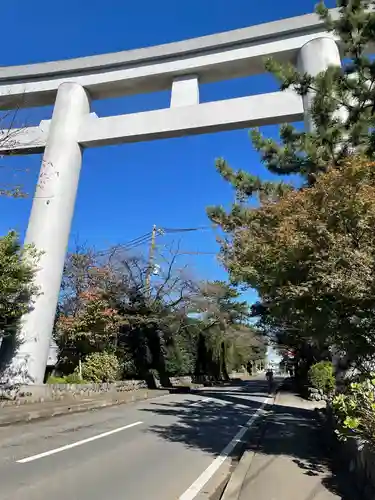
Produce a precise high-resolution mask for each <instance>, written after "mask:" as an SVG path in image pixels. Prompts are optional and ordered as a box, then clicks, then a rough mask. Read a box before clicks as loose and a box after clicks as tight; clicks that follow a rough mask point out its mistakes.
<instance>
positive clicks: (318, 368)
mask: <svg viewBox="0 0 375 500" xmlns="http://www.w3.org/2000/svg"><path fill="white" fill-rule="evenodd" d="M307 377H308V380H309V383H310V385H311V387H313V388H314V389H317V390H319V391H321V392H322V394H331V393H332V392H333V391H334V389H335V376H334V374H333V365H332V363H331V362H330V361H320V362H319V363H316V364H315V365H312V366H311V367H310V369H309V371H308V374H307Z"/></svg>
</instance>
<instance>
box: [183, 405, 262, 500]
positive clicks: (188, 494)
mask: <svg viewBox="0 0 375 500" xmlns="http://www.w3.org/2000/svg"><path fill="white" fill-rule="evenodd" d="M270 399H271V398H267V399H266V400H264V401H263V403H262V405H261V406H260V408H258V410H257V411H256V413H255V414H254V415H253V416H252V417H251V418H250V419H249V420H248V421H247V422H246V424H245V425H244V426H243V427H241V429H240V430H239V431H238V432H237V434H236V435H235V436H234V438H233V439H232V440H231V441H230V442H229V443H228V444H227V445H226V447H225V448H224V449H223V450H222V451H221V453H220V455H219V456H218V457H217V458H215V460H214V461H213V462H212V463H211V464H210V465H209V466H208V467H207V469H206V470H205V471H203V472H202V474H201V475H200V476H199V477H198V479H197V480H196V481H194V483H193V484H192V485H191V486H190V487H189V488H188V489H187V490H186V491H185V493H183V494H182V495H181V496H180V498H179V499H178V500H193V499H194V498H195V497H196V496H197V495H198V493H199V492H200V491H201V489H202V488H203V486H204V485H205V484H206V483H208V481H209V480H210V479H211V477H212V476H213V475H214V474H215V472H216V471H217V470H218V469H219V467H220V466H221V465H222V463H223V462H224V461H225V460H226V458H227V457H228V456H229V455H230V453H231V452H232V451H233V449H234V448H235V447H236V445H237V443H239V442H240V441H241V439H242V438H243V436H244V434H245V432H246V431H247V430H248V429H249V427H251V426H252V425H253V423H254V422H255V420H256V419H257V418H258V417H259V415H260V413H261V411H262V410H263V408H264V406H265V405H266V404H267V403H268V401H269V400H270Z"/></svg>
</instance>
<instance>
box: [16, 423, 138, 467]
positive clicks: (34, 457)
mask: <svg viewBox="0 0 375 500" xmlns="http://www.w3.org/2000/svg"><path fill="white" fill-rule="evenodd" d="M142 423H143V422H134V423H133V424H128V425H124V426H123V427H118V428H117V429H113V430H112V431H108V432H103V433H102V434H98V435H97V436H92V437H89V438H87V439H82V440H81V441H76V442H75V443H71V444H67V445H65V446H60V448H55V449H54V450H49V451H45V452H44V453H38V455H32V456H31V457H27V458H22V460H17V463H18V464H26V463H28V462H33V461H34V460H39V458H44V457H49V456H50V455H55V453H60V452H61V451H65V450H70V449H71V448H75V447H76V446H81V445H82V444H86V443H91V441H96V440H97V439H101V438H104V437H107V436H111V434H116V433H117V432H121V431H124V430H125V429H130V428H131V427H135V426H136V425H140V424H142Z"/></svg>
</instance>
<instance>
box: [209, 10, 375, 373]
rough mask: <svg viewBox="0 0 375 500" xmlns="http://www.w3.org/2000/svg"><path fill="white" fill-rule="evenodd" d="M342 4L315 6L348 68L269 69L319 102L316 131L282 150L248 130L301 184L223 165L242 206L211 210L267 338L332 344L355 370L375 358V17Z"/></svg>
mask: <svg viewBox="0 0 375 500" xmlns="http://www.w3.org/2000/svg"><path fill="white" fill-rule="evenodd" d="M337 4H338V7H339V17H338V19H337V20H333V19H332V18H331V17H330V14H329V12H328V10H327V9H326V7H325V6H324V4H323V3H321V4H320V5H319V6H318V8H317V10H318V14H319V15H320V16H321V18H322V19H323V20H324V21H325V22H326V24H327V29H328V30H329V31H334V33H335V34H336V35H337V36H338V37H340V38H341V40H342V43H341V45H340V46H341V49H342V52H343V56H344V57H343V58H342V59H343V61H344V63H343V68H338V67H330V68H328V69H327V70H326V71H324V72H322V73H320V74H318V75H316V76H311V75H308V74H300V73H299V72H298V71H297V70H296V68H295V67H294V66H292V65H287V66H285V65H280V64H279V63H278V62H277V61H275V60H269V61H267V64H266V68H267V69H268V70H269V71H270V72H272V73H273V74H274V75H275V76H276V77H277V79H278V80H279V82H280V87H281V89H282V90H284V89H287V88H289V87H291V88H293V89H294V90H295V91H296V92H297V93H299V94H300V95H301V96H305V95H306V94H308V93H310V92H312V93H313V94H314V96H315V97H314V98H313V99H312V104H311V108H310V110H309V113H310V116H309V119H310V122H311V123H312V125H313V127H312V129H311V130H301V129H300V128H298V129H297V128H295V127H293V126H291V125H289V124H288V125H284V126H282V127H281V129H280V140H279V141H278V142H277V141H274V140H272V139H269V138H266V137H264V136H263V135H262V134H261V133H260V132H259V130H254V131H252V133H251V136H252V142H253V145H254V146H255V148H256V149H257V151H259V152H260V154H261V158H262V161H263V163H264V164H265V166H266V167H267V169H268V170H269V171H270V172H271V173H273V174H277V175H284V176H285V175H290V174H299V175H300V178H301V187H300V188H296V187H293V186H292V185H287V184H284V183H283V182H281V183H280V182H278V183H270V182H262V180H261V179H259V178H257V177H255V176H253V175H252V174H251V173H248V172H245V171H243V170H240V171H235V170H233V169H232V168H231V167H230V166H229V165H228V163H227V162H226V161H225V160H223V159H220V160H218V161H217V163H216V168H217V170H218V171H219V173H220V174H221V175H222V177H223V178H224V179H225V180H226V181H227V182H229V183H230V184H231V185H232V186H233V188H234V189H235V191H236V201H235V203H234V204H233V205H232V207H230V209H229V210H226V209H225V208H223V207H221V206H217V207H209V208H208V210H207V211H208V215H209V217H210V219H211V221H212V222H213V223H215V224H217V225H219V226H220V227H221V228H222V229H223V231H224V232H225V233H226V235H225V239H223V240H222V252H221V254H222V255H221V256H222V260H223V262H224V264H225V266H226V267H227V268H228V270H229V272H230V275H231V279H232V281H233V282H236V283H241V284H245V285H247V286H249V287H251V288H253V289H255V290H256V291H257V292H258V295H259V296H260V303H259V304H258V305H257V306H256V307H255V308H254V309H253V313H254V315H257V316H259V317H260V318H261V326H262V328H263V331H264V332H265V333H266V334H268V335H272V336H273V337H275V336H276V337H277V338H279V339H282V341H281V343H282V344H283V345H284V346H285V345H287V346H290V347H293V348H294V349H295V351H296V353H297V354H298V353H302V352H306V351H309V350H310V351H313V350H318V351H320V352H324V351H325V350H326V349H327V347H328V346H334V347H335V348H336V349H337V350H338V351H340V352H341V353H345V354H346V355H348V357H349V359H351V360H354V361H355V362H358V361H359V360H361V359H363V358H366V357H368V356H371V355H373V354H374V353H375V322H374V319H375V316H374V311H373V298H372V297H373V289H374V280H373V275H374V269H373V262H374V251H373V249H374V247H375V241H374V235H373V234H374V233H373V227H374V222H375V220H374V215H375V212H374V210H373V209H374V204H373V201H372V200H373V196H374V187H375V184H374V174H373V172H374V165H373V163H372V161H373V159H374V156H375V127H374V125H375V114H374V112H373V110H374V109H375V60H374V58H372V57H368V55H366V50H367V49H366V47H367V46H368V45H369V44H370V45H371V44H372V43H373V42H374V39H375V32H374V28H373V27H374V25H375V11H374V9H371V8H368V7H369V6H370V5H373V2H369V1H367V0H356V1H353V2H349V1H342V0H340V1H338V2H337ZM366 162H367V163H366ZM313 187H314V188H316V189H314V190H312V188H313ZM307 188H308V189H307ZM308 191H311V192H310V193H309V192H308ZM252 196H258V200H257V201H258V202H259V204H260V208H258V209H257V208H254V200H250V198H251V197H252ZM301 358H302V355H301ZM301 358H300V359H301ZM318 359H319V358H318ZM305 366H308V364H307V363H305Z"/></svg>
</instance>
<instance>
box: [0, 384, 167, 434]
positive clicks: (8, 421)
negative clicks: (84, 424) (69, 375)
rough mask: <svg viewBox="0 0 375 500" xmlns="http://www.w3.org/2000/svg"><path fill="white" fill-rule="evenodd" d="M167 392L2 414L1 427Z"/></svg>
mask: <svg viewBox="0 0 375 500" xmlns="http://www.w3.org/2000/svg"><path fill="white" fill-rule="evenodd" d="M167 394H169V391H158V394H149V393H146V394H144V395H143V396H141V395H139V396H138V397H137V396H134V395H133V396H132V398H131V399H128V400H126V401H125V400H118V399H114V400H112V401H89V402H87V403H72V405H71V406H66V407H62V408H56V409H53V408H50V409H41V410H34V411H30V412H26V413H24V414H23V415H14V416H11V415H9V416H4V417H2V416H1V414H0V427H7V426H10V425H16V424H21V423H29V422H32V421H34V420H42V419H48V418H52V417H58V416H62V415H71V414H73V413H81V412H84V411H90V410H99V409H101V408H109V407H111V406H120V405H123V404H128V403H135V402H137V401H143V400H145V399H156V398H159V397H161V396H165V395H167Z"/></svg>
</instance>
